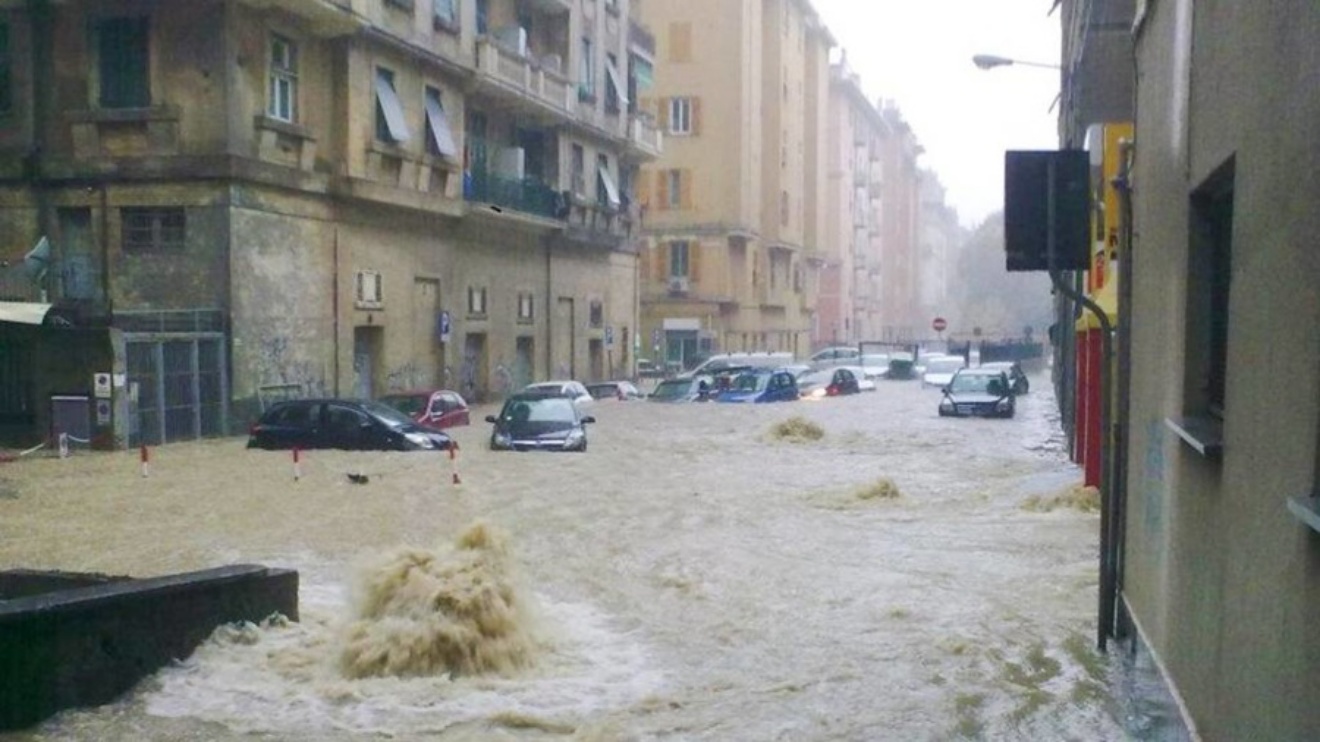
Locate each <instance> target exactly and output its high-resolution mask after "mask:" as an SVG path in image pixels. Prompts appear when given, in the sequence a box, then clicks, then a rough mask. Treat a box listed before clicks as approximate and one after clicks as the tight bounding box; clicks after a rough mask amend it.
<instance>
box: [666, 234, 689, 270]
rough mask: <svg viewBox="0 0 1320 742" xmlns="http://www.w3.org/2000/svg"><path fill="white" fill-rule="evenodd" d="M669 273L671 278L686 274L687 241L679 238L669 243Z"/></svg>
mask: <svg viewBox="0 0 1320 742" xmlns="http://www.w3.org/2000/svg"><path fill="white" fill-rule="evenodd" d="M669 275H670V276H671V277H673V278H687V276H688V243H687V241H686V240H679V241H676V242H671V243H669Z"/></svg>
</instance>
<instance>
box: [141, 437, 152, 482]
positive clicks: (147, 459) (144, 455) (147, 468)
mask: <svg viewBox="0 0 1320 742" xmlns="http://www.w3.org/2000/svg"><path fill="white" fill-rule="evenodd" d="M138 459H139V460H140V461H141V462H142V478H143V479H146V478H147V477H148V476H149V475H150V474H151V454H150V453H148V452H147V444H145V443H143V444H142V450H141V452H140V454H139V455H138Z"/></svg>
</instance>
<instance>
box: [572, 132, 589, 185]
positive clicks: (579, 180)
mask: <svg viewBox="0 0 1320 742" xmlns="http://www.w3.org/2000/svg"><path fill="white" fill-rule="evenodd" d="M571 176H572V180H573V185H572V187H573V195H574V196H581V197H583V198H585V197H586V195H587V154H586V151H585V150H583V149H582V145H580V144H574V145H573V171H572V173H571Z"/></svg>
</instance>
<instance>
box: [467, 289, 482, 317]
mask: <svg viewBox="0 0 1320 742" xmlns="http://www.w3.org/2000/svg"><path fill="white" fill-rule="evenodd" d="M467 310H468V315H469V316H472V317H484V316H486V287H485V286H468V295H467Z"/></svg>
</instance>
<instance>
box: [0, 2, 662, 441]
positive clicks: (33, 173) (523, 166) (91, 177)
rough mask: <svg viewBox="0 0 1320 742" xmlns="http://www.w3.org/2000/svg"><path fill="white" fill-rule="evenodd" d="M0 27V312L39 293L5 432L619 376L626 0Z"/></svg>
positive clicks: (214, 429)
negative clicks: (429, 389)
mask: <svg viewBox="0 0 1320 742" xmlns="http://www.w3.org/2000/svg"><path fill="white" fill-rule="evenodd" d="M0 37H3V38H4V40H5V41H6V42H7V43H6V44H5V45H4V47H3V49H4V50H5V54H4V55H3V59H0V65H3V67H0V72H3V74H0V88H2V89H0V108H3V110H2V111H0V114H2V115H0V225H3V227H4V233H5V234H6V236H7V239H6V240H5V242H4V245H3V247H0V257H4V258H7V259H8V261H7V262H8V263H9V264H11V265H10V267H8V268H0V300H4V302H7V303H13V302H26V303H35V304H39V305H40V304H49V305H50V306H49V307H48V310H49V313H48V314H47V315H46V316H47V321H46V322H45V324H43V325H40V326H36V325H30V324H25V323H23V322H21V321H15V320H14V319H13V317H14V316H17V315H12V316H11V315H7V314H5V313H3V312H0V335H3V337H2V338H0V340H2V341H3V344H4V346H5V348H6V352H5V354H4V356H5V360H4V362H3V363H0V423H8V424H9V426H10V429H11V430H14V429H18V430H20V431H21V430H24V429H26V430H28V431H29V432H30V433H31V434H35V435H45V434H47V433H48V432H50V431H51V428H52V423H51V420H52V412H51V408H50V407H49V406H48V399H49V398H50V397H51V396H52V395H53V394H55V393H56V392H58V393H60V394H62V395H65V396H70V395H71V396H74V397H77V396H79V395H85V397H86V398H87V399H88V404H89V405H94V412H92V411H89V412H88V413H87V416H88V417H90V418H91V422H90V428H91V431H90V432H91V433H92V434H93V435H94V437H96V438H97V439H98V440H101V441H103V442H106V443H108V444H111V445H113V444H118V445H125V444H128V445H136V444H137V443H156V442H162V441H172V440H179V439H186V438H193V437H199V436H203V435H212V434H220V433H224V432H227V431H229V430H231V429H237V428H240V427H241V426H242V425H243V424H244V423H245V422H246V421H247V420H249V419H250V418H251V416H252V414H253V413H254V412H255V411H256V410H257V409H258V408H259V406H260V404H261V403H262V401H263V400H265V399H267V398H270V397H273V396H281V395H291V394H293V395H336V396H361V397H371V396H375V395H377V394H380V393H383V392H385V391H389V390H395V389H401V388H408V387H426V386H441V385H443V386H448V387H453V388H457V389H459V390H460V391H462V392H464V393H465V394H467V395H469V396H470V397H472V398H475V399H485V398H487V397H490V396H494V395H498V394H500V393H502V392H504V391H507V390H509V389H511V388H513V387H515V386H516V385H519V384H521V383H524V382H527V381H530V380H532V379H535V378H545V377H548V376H572V377H576V378H582V379H600V378H605V377H608V376H612V375H617V374H620V373H623V372H625V370H626V369H627V368H629V367H630V364H632V363H633V362H634V355H633V353H632V344H633V342H634V340H635V338H636V337H637V329H638V326H639V321H638V315H639V310H638V307H639V296H638V293H637V271H638V259H637V238H638V235H639V231H638V230H639V226H640V225H639V216H640V214H639V211H638V207H637V202H636V198H635V190H634V189H635V183H636V173H637V169H638V167H639V166H640V165H641V164H642V163H644V162H647V161H650V160H652V159H654V158H655V157H657V156H658V155H659V153H660V146H661V138H660V134H659V132H658V131H657V130H656V128H655V127H654V126H653V125H652V123H651V121H650V119H649V118H648V117H647V116H646V115H644V114H643V113H642V112H641V111H640V110H639V109H638V105H637V101H638V99H639V96H640V95H644V94H646V90H647V86H648V85H649V84H650V80H651V70H652V68H653V65H654V59H653V55H654V41H653V39H652V37H651V35H650V34H649V33H648V32H647V31H646V29H645V28H643V27H642V26H641V25H640V23H639V22H638V20H637V19H636V18H635V17H634V15H633V9H632V7H631V3H630V2H629V0H189V2H165V1H164V0H105V1H96V2H93V1H91V0H86V1H83V0H71V1H69V2H60V3H50V2H44V1H42V0H31V1H30V2H10V3H5V4H4V6H3V8H0ZM43 237H44V238H46V240H47V242H46V245H47V247H46V248H45V252H44V253H41V254H40V255H37V256H36V257H41V256H42V255H44V261H45V264H44V265H45V266H46V268H48V269H43V270H41V271H35V272H34V271H19V270H17V269H18V268H21V267H23V265H25V262H24V261H23V258H24V254H25V251H27V250H28V248H29V247H30V246H31V245H33V244H36V243H37V242H38V240H39V239H40V238H43ZM29 257H33V256H29ZM32 264H33V263H32V260H28V261H26V265H28V266H29V267H30V266H31V265H32ZM2 306H3V304H2V303H0V307H2ZM43 311H45V310H43ZM6 317H9V318H8V319H6ZM52 318H53V319H54V320H55V321H52ZM75 340H76V342H77V345H76V347H77V352H73V353H60V352H56V351H55V349H57V348H65V347H75V346H73V345H70V343H73V342H74V341H75ZM102 382H104V383H102ZM75 417H76V415H75Z"/></svg>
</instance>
